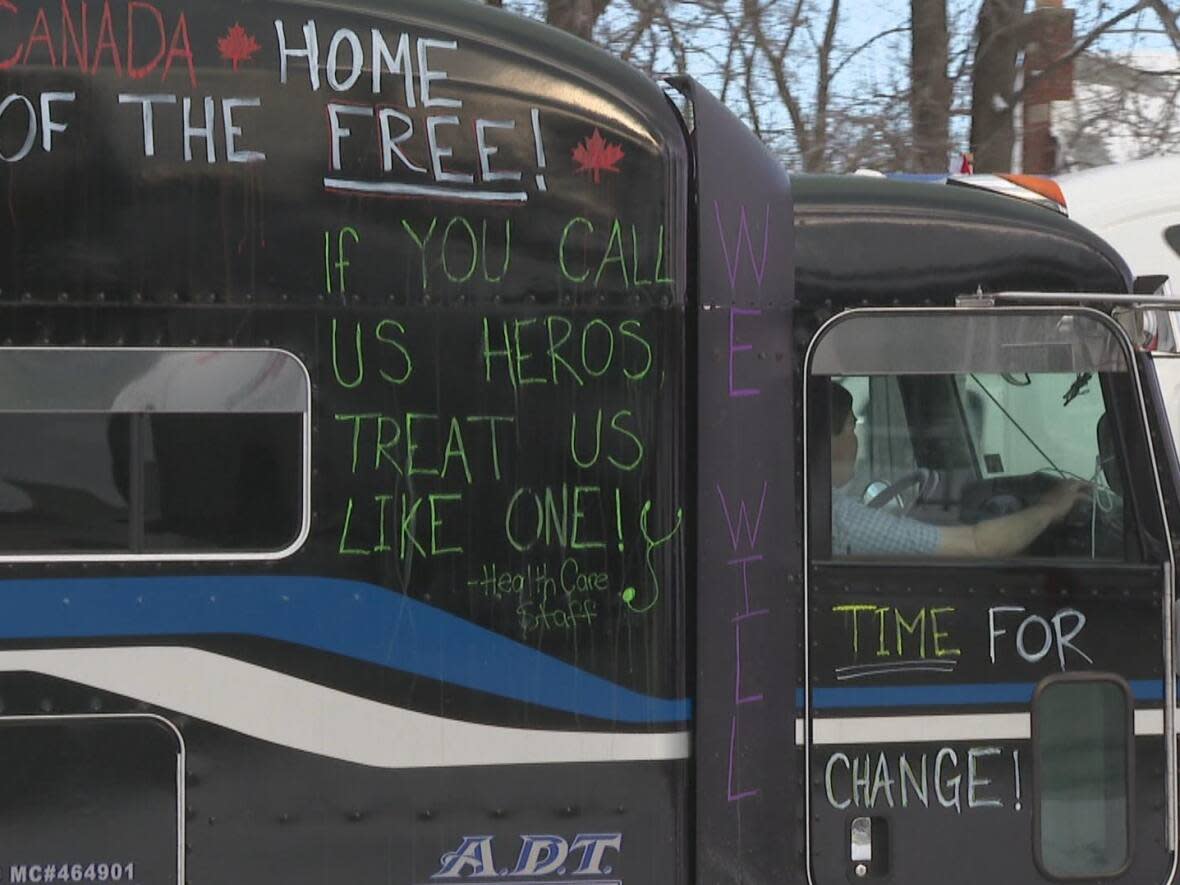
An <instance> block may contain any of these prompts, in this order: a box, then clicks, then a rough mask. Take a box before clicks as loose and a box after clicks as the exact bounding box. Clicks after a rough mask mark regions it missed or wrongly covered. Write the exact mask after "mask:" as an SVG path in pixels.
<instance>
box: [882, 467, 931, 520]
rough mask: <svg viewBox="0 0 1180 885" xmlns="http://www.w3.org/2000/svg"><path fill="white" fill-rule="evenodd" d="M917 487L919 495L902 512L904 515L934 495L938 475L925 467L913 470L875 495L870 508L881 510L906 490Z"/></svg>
mask: <svg viewBox="0 0 1180 885" xmlns="http://www.w3.org/2000/svg"><path fill="white" fill-rule="evenodd" d="M915 485H916V486H917V487H918V493H917V494H916V495H914V500H913V501H911V502H910V503H909V504H908V505H906V507H905V509H904V510H903V511H902V512H903V513H909V512H910V511H911V510H913V509H914V507H916V506H917V505H918V503H919V502H921V501H925V500H926V499H927V498H929V497H930V495H932V494H933V493H934V490H935V489H937V488H938V474H937V473H936V472H935V471H933V470H927V469H926V468H925V467H918V468H917V469H915V470H911V471H910V472H909V473H906V474H903V475H902V476H900V477H898V478H897V479H895V480H894V481H893V482H891V483H890V484H889V485H888V486H886V487H885V488H883V489H882V490H881V491H880V492H878V493H877V494H875V495H874V496H873V497H872V499H871V500H870V501H869V502H868V506H869V507H872V508H874V509H880V508H881V507H884V506H885V505H886V504H888V503H889V502H890V501H892V500H893V499H894V498H896V497H898V496H899V495H901V493H902V492H904V491H905V490H906V489H908V488H910V487H911V486H915Z"/></svg>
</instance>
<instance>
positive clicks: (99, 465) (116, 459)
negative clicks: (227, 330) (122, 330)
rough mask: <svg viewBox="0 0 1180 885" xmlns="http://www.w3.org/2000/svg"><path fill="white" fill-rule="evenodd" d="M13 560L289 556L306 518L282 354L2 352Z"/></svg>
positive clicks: (1, 492)
mask: <svg viewBox="0 0 1180 885" xmlns="http://www.w3.org/2000/svg"><path fill="white" fill-rule="evenodd" d="M0 377H2V378H3V379H4V383H3V385H2V386H0V560H3V559H13V558H17V559H60V558H74V559H78V558H81V559H91V558H110V557H114V558H119V559H131V558H135V557H137V556H151V557H152V558H154V559H159V558H161V557H163V558H193V557H197V558H201V557H209V556H214V557H216V556H239V555H250V554H255V555H260V556H274V555H279V554H280V553H281V551H283V550H284V549H285V548H289V547H291V546H292V545H294V544H295V543H296V542H297V539H298V538H299V537H300V535H301V533H302V530H303V527H304V523H305V520H306V509H307V508H306V505H305V500H306V497H307V494H306V493H307V470H306V446H307V424H308V421H309V416H310V387H309V381H308V377H307V373H306V371H305V370H304V369H303V367H302V365H300V363H299V362H298V360H296V359H295V358H294V357H293V356H291V355H290V354H286V353H283V352H280V351H262V350H255V351H247V350H181V349H173V350H166V349H122V350H120V349H101V348H93V349H82V348H79V349H60V350H39V349H22V348H8V349H3V350H0Z"/></svg>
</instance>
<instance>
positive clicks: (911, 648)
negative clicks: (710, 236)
mask: <svg viewBox="0 0 1180 885" xmlns="http://www.w3.org/2000/svg"><path fill="white" fill-rule="evenodd" d="M1129 345H1130V342H1129V341H1128V338H1127V336H1126V335H1125V334H1124V333H1123V331H1122V329H1121V328H1120V327H1119V326H1118V325H1117V324H1116V323H1115V322H1114V321H1112V320H1111V319H1110V318H1109V317H1108V316H1106V315H1104V314H1102V313H1100V312H1098V311H1094V310H1090V309H1085V308H1061V307H1052V308H1023V307H1022V308H988V309H979V310H975V309H949V310H920V311H910V310H906V311H898V310H893V311H878V310H854V311H848V312H845V313H843V314H840V315H838V316H837V317H836V318H835V319H833V320H832V321H830V322H828V323H827V324H826V325H825V326H824V327H823V328H822V329H820V330H819V332H818V333H817V334H816V335H815V337H814V339H813V340H812V344H811V347H810V350H809V354H808V362H807V389H806V402H805V421H806V425H807V437H806V441H807V448H806V453H805V459H806V462H807V473H806V476H807V492H806V498H807V508H808V530H807V539H806V548H807V569H808V571H807V576H808V577H807V587H806V606H807V619H806V628H805V629H806V631H807V637H806V639H807V643H806V645H807V649H808V655H807V665H806V676H805V678H806V691H805V692H804V693H803V695H804V696H803V703H804V706H805V716H804V719H803V721H804V723H805V727H803V728H801V729H800V731H801V732H802V733H801V734H799V735H798V739H799V740H801V741H803V743H804V745H805V754H806V759H807V765H808V769H809V775H810V777H809V779H808V783H809V785H810V786H809V791H808V792H809V795H808V797H807V798H808V855H809V868H810V876H811V882H812V883H813V885H835V883H847V882H856V881H858V880H878V881H881V882H899V883H901V882H904V883H908V885H918V883H934V882H939V883H941V882H944V881H947V880H953V881H955V882H958V883H980V885H982V883H995V882H1004V883H1022V882H1029V883H1043V882H1046V881H1048V882H1062V881H1069V882H1072V881H1079V880H1100V881H1114V880H1119V881H1125V882H1136V883H1163V882H1167V881H1168V880H1169V879H1170V877H1171V876H1172V873H1173V869H1174V822H1173V816H1172V814H1171V809H1172V808H1174V803H1175V796H1174V781H1175V778H1174V775H1173V771H1174V767H1173V765H1174V760H1173V751H1172V747H1173V745H1174V737H1173V734H1174V732H1173V723H1172V720H1173V708H1174V693H1175V691H1174V682H1173V680H1172V679H1171V678H1170V675H1169V674H1171V673H1172V661H1171V651H1170V647H1171V620H1170V613H1171V600H1172V586H1171V574H1172V561H1171V551H1170V547H1169V544H1168V543H1167V531H1166V521H1165V517H1164V514H1163V510H1162V507H1161V500H1160V497H1161V496H1160V487H1159V484H1158V482H1157V475H1156V472H1155V469H1154V467H1153V465H1154V464H1155V463H1156V461H1155V458H1154V454H1155V453H1154V451H1153V449H1152V444H1151V439H1150V436H1149V434H1148V433H1147V427H1146V421H1145V414H1144V401H1143V392H1142V386H1141V383H1140V378H1139V377H1138V376H1137V374H1136V372H1135V369H1134V366H1135V362H1134V358H1133V355H1132V353H1131V351H1130V346H1129Z"/></svg>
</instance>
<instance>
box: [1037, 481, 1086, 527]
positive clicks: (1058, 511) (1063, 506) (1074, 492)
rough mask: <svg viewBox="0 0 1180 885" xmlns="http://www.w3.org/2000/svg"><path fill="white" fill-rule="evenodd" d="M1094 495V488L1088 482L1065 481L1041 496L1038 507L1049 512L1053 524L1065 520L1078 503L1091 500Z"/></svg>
mask: <svg viewBox="0 0 1180 885" xmlns="http://www.w3.org/2000/svg"><path fill="white" fill-rule="evenodd" d="M1092 493H1093V486H1091V485H1090V483H1088V482H1082V481H1081V480H1077V479H1063V480H1061V481H1060V482H1058V483H1057V484H1056V485H1054V486H1053V488H1051V489H1049V491H1047V492H1045V494H1043V495H1041V499H1040V500H1039V501H1037V505H1038V506H1040V507H1044V508H1045V509H1046V510H1048V511H1049V515H1050V518H1051V519H1052V520H1053V522H1059V521H1060V520H1062V519H1065V516H1066V514H1067V513H1069V511H1070V510H1072V509H1073V506H1074V504H1076V503H1077V502H1078V501H1082V500H1085V499H1086V498H1089V497H1090V495H1091V494H1092Z"/></svg>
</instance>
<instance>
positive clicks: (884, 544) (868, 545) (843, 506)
mask: <svg viewBox="0 0 1180 885" xmlns="http://www.w3.org/2000/svg"><path fill="white" fill-rule="evenodd" d="M941 534H942V533H941V532H940V531H939V529H938V527H937V526H933V525H929V524H928V523H925V522H920V521H919V520H916V519H907V518H906V517H904V516H897V515H896V514H893V513H888V512H886V511H884V510H876V509H874V508H872V507H867V506H865V505H864V504H862V503H861V502H860V501H857V500H856V499H855V498H852V497H850V496H848V495H842V494H840V493H839V492H833V494H832V555H833V556H837V557H839V556H923V555H926V556H928V555H930V554H932V553H934V551H935V550H937V549H938V543H939V540H940V538H941Z"/></svg>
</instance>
